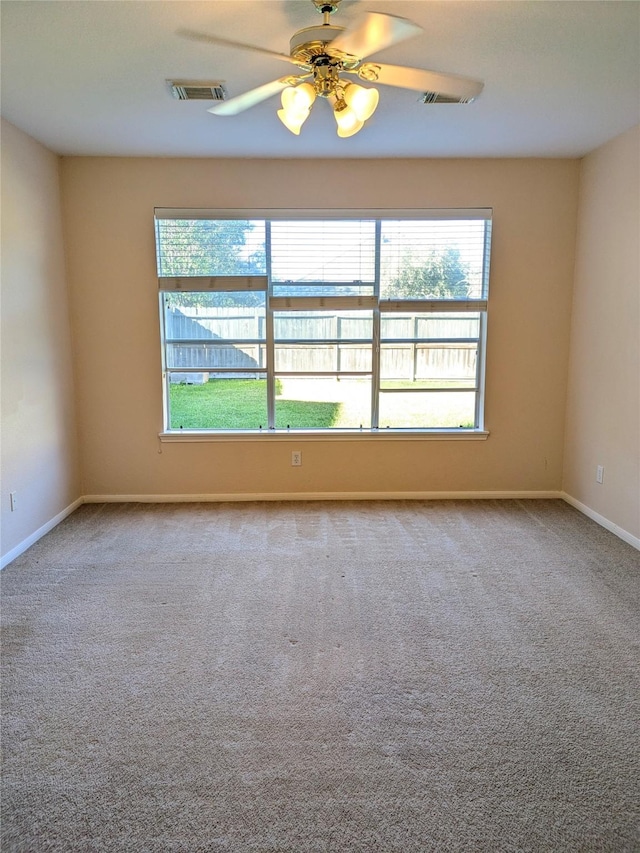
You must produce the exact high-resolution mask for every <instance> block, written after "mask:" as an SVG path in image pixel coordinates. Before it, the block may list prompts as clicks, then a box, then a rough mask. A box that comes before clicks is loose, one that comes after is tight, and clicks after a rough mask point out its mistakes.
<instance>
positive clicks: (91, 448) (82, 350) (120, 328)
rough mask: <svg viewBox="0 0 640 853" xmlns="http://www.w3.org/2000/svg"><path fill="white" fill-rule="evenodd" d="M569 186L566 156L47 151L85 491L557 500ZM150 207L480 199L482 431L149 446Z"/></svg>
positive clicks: (573, 197) (153, 298)
mask: <svg viewBox="0 0 640 853" xmlns="http://www.w3.org/2000/svg"><path fill="white" fill-rule="evenodd" d="M578 177H579V163H578V162H577V161H571V160H484V161H479V160H460V161H446V160H443V161H417V160H414V161H384V160H380V161H376V160H369V161H356V160H349V161H327V162H318V161H294V162H290V161H289V162H288V161H255V160H254V161H252V160H238V161H233V160H231V161H229V160H227V161H214V160H162V159H107V158H105V159H101V158H67V159H63V163H62V185H63V209H64V219H65V230H66V234H67V238H68V241H67V253H68V269H69V281H70V287H71V302H72V317H73V328H74V337H75V341H76V348H77V361H76V372H77V379H78V414H79V416H78V426H79V431H80V439H81V447H82V470H83V477H84V484H83V485H84V493H85V494H88V495H172V494H175V495H178V494H207V495H215V494H246V493H252V494H265V493H270V494H273V493H278V494H290V493H310V492H313V493H353V492H373V493H389V492H396V493H397V492H432V491H436V492H437V491H441V492H451V491H510V490H515V491H537V492H545V491H554V490H559V489H560V488H561V482H562V452H563V436H564V416H565V399H566V376H567V363H568V341H569V324H570V307H571V288H572V277H573V264H574V244H575V228H576V210H577V194H578ZM154 206H159V207H212V208H215V207H221V208H225V207H227V208H252V207H254V208H256V207H259V208H268V207H285V208H291V207H296V206H306V207H318V208H323V207H325V208H335V207H344V208H362V207H364V208H366V207H377V208H379V207H390V208H393V207H396V208H398V207H492V208H493V209H494V222H493V233H494V238H493V255H492V272H491V293H490V310H489V321H488V322H489V343H488V356H487V398H486V423H487V427H488V429H489V430H490V431H491V436H490V438H489V439H488V440H487V441H485V442H478V441H469V442H453V441H424V440H420V439H417V440H412V441H395V440H382V439H380V440H369V441H362V442H353V441H350V442H343V441H335V440H330V439H318V440H314V441H306V442H304V444H303V445H301V443H300V441H299V440H293V441H291V442H281V441H275V442H274V441H270V440H269V439H268V437H266V438H263V439H261V440H259V441H255V442H249V443H246V442H245V443H240V442H209V443H202V444H166V443H165V444H162V445H161V444H160V442H159V441H158V438H157V434H158V432H159V431H160V429H161V427H162V414H161V409H162V405H161V376H160V346H159V329H158V297H157V282H156V274H155V255H154V234H153V208H154ZM294 448H295V449H300V448H301V449H302V450H303V466H302V467H301V468H296V469H294V468H292V467H291V465H290V456H291V453H290V451H291V449H294Z"/></svg>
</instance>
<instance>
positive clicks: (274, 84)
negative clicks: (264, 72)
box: [207, 77, 303, 116]
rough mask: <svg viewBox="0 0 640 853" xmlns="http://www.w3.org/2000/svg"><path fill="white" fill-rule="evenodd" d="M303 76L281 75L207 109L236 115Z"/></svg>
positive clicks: (220, 114) (215, 112)
mask: <svg viewBox="0 0 640 853" xmlns="http://www.w3.org/2000/svg"><path fill="white" fill-rule="evenodd" d="M301 79H303V78H299V77H281V78H280V79H279V80H272V81H271V83H265V84H264V86H258V87H257V89H249V91H248V92H244V93H243V94H242V95H236V97H235V98H230V99H229V100H228V101H220V103H218V104H216V105H215V106H213V107H211V108H210V109H208V110H207V112H209V113H213V114H214V115H217V116H235V115H238V113H243V112H244V111H245V110H248V109H250V108H251V107H255V106H256V104H259V103H261V102H262V101H266V100H267V98H271V97H273V96H274V95H277V94H278V93H279V92H282V90H283V89H286V88H287V86H293V85H295V84H296V83H299V82H300V80H301Z"/></svg>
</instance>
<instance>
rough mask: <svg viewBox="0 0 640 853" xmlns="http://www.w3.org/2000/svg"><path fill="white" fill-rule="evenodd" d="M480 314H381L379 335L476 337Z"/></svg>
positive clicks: (384, 337)
mask: <svg viewBox="0 0 640 853" xmlns="http://www.w3.org/2000/svg"><path fill="white" fill-rule="evenodd" d="M479 334H480V314H476V313H473V314H382V316H381V318H380V337H381V339H382V340H383V341H385V340H410V339H412V338H429V339H431V340H433V339H436V340H437V339H442V338H448V339H451V338H454V339H455V338H478V336H479Z"/></svg>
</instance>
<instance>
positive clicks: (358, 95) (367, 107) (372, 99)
mask: <svg viewBox="0 0 640 853" xmlns="http://www.w3.org/2000/svg"><path fill="white" fill-rule="evenodd" d="M379 99H380V95H379V93H378V90H377V89H365V88H364V87H363V86H358V85H357V83H351V85H349V86H347V87H346V89H345V92H344V100H345V103H346V104H347V106H348V107H351V109H352V110H353V112H354V113H355V114H356V116H357V118H359V119H360V121H366V120H367V119H368V118H371V116H372V115H373V114H374V112H375V111H376V107H377V106H378V100H379Z"/></svg>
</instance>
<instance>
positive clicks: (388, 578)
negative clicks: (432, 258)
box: [1, 501, 640, 853]
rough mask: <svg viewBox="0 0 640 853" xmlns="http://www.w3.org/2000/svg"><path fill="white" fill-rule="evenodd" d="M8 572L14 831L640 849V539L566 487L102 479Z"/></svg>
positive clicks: (328, 844) (309, 843) (67, 842)
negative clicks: (526, 495) (577, 501)
mask: <svg viewBox="0 0 640 853" xmlns="http://www.w3.org/2000/svg"><path fill="white" fill-rule="evenodd" d="M1 581H2V591H3V608H2V622H3V637H4V639H3V745H4V773H3V842H4V843H3V847H2V850H3V851H4V853H10V851H12V853H13V851H25V853H41V852H42V853H46V851H98V852H99V853H101V851H122V853H125V851H126V853H138V851H149V853H156V851H157V853H165V851H185V853H198V851H233V853H244V851H252V853H253V851H260V852H261V853H285V851H286V853H312V852H313V853H316V851H317V853H321V852H322V851H330V853H333V851H366V853H372V851H385V853H386V851H398V853H418V851H420V853H423V851H446V853H449V851H483V853H485V852H487V851H616V853H617V851H638V850H640V834H639V833H638V814H639V812H638V792H639V775H640V774H639V767H638V747H639V738H638V722H639V719H638V718H639V713H638V711H639V707H638V697H639V693H638V662H639V656H638V652H639V648H638V610H639V609H638V598H639V596H638V592H639V588H640V554H638V552H637V551H635V550H634V549H633V548H631V547H630V546H628V545H626V544H625V543H623V542H622V541H620V540H619V539H617V538H616V537H615V536H613V535H612V534H609V533H608V532H606V531H604V530H603V529H601V528H600V527H598V526H597V525H595V524H594V523H593V522H591V521H589V520H588V519H586V518H584V517H583V516H581V515H580V514H579V513H577V512H576V511H575V510H573V509H572V508H571V507H569V506H567V505H566V504H564V503H562V502H559V501H486V502H479V501H478V502H476V501H473V502H465V501H459V502H450V501H449V502H380V503H365V502H362V503H355V502H354V503H259V504H227V505H219V504H180V505H176V504H171V505H168V504H165V505H147V504H124V505H113V504H112V505H86V506H83V507H81V508H80V509H79V510H78V511H77V512H76V513H74V515H72V516H71V517H70V518H68V519H67V520H66V521H65V522H63V523H62V524H61V525H60V526H59V527H58V528H56V529H55V530H54V531H52V532H51V533H50V534H49V535H47V536H46V537H45V538H44V539H42V540H41V541H40V542H39V543H37V544H36V545H35V546H34V547H33V548H31V549H30V550H29V551H28V552H27V553H26V554H25V555H23V556H22V557H20V558H19V559H17V560H16V561H15V562H14V563H12V564H11V565H10V566H9V567H7V568H6V569H5V571H4V572H3V573H2V578H1Z"/></svg>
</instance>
